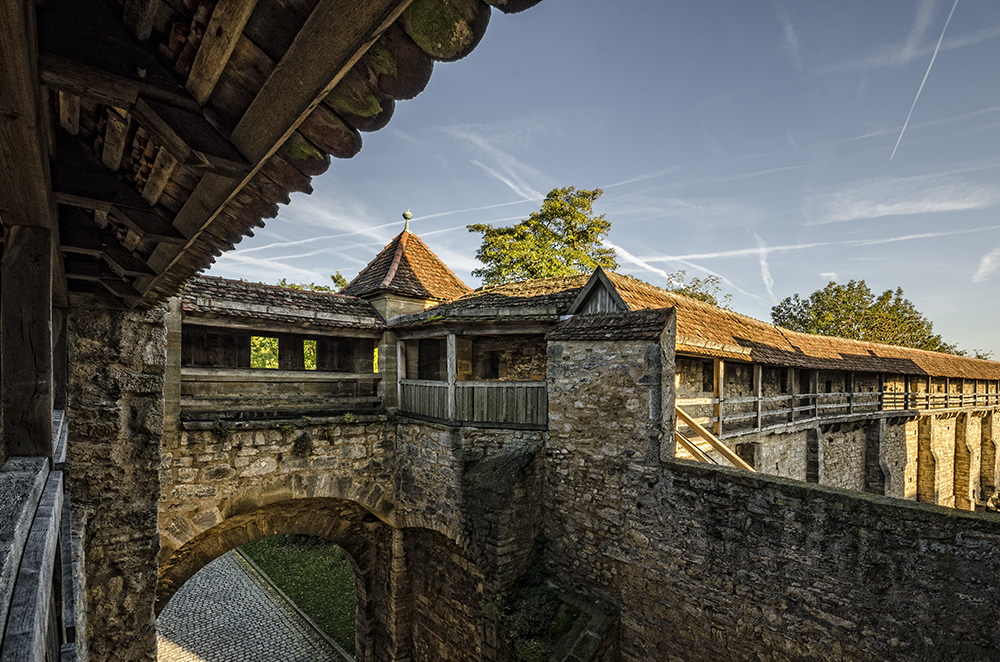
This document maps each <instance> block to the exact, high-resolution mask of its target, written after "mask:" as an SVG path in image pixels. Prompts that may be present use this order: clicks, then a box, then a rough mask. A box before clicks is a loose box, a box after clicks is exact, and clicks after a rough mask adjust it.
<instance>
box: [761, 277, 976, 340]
mask: <svg viewBox="0 0 1000 662" xmlns="http://www.w3.org/2000/svg"><path fill="white" fill-rule="evenodd" d="M771 320H772V321H773V322H774V323H775V324H777V325H778V326H782V327H785V328H786V329H791V330H793V331H804V332H806V333H817V334H821V335H824V336H839V337H841V338H853V339H855V340H867V341H870V342H878V343H884V344H887V345H899V346H901V347H913V348H916V349H929V350H933V351H936V352H948V353H952V354H963V352H959V351H958V350H957V349H956V347H955V345H949V344H948V343H946V342H944V340H942V339H941V336H940V335H938V334H936V333H934V325H933V324H932V323H931V322H930V321H929V320H928V319H926V318H925V317H924V315H923V313H921V312H920V311H918V310H917V308H916V306H914V305H913V302H911V301H910V300H909V299H907V298H905V297H904V296H903V289H902V288H896V290H886V291H885V292H883V293H882V294H879V295H877V296H876V295H875V294H874V293H872V291H871V289H870V288H869V287H868V284H867V283H865V281H863V280H852V281H850V282H849V283H847V285H838V284H837V283H834V282H832V281H831V282H830V283H828V284H827V286H826V287H824V288H823V289H821V290H817V291H815V292H813V293H812V294H810V295H809V297H808V298H806V299H802V298H800V297H799V295H798V294H795V295H792V296H790V297H787V298H785V299H783V300H782V301H781V302H780V303H779V304H778V305H776V306H774V307H773V308H771Z"/></svg>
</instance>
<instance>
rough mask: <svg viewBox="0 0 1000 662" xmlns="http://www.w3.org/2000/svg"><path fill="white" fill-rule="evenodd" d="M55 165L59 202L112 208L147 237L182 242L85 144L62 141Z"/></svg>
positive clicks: (167, 222)
mask: <svg viewBox="0 0 1000 662" xmlns="http://www.w3.org/2000/svg"><path fill="white" fill-rule="evenodd" d="M59 155H60V159H59V161H57V162H56V163H54V164H53V165H52V187H53V193H52V196H53V198H54V199H55V200H56V202H59V203H60V204H64V205H69V206H72V207H82V208H84V209H97V210H101V211H106V212H109V213H110V214H111V215H112V216H113V217H114V218H115V219H116V220H118V221H119V222H120V223H123V224H124V225H126V226H127V227H128V228H129V229H130V230H132V231H134V232H135V233H136V234H138V235H139V237H140V238H142V239H143V240H146V241H155V242H160V243H172V244H183V243H184V241H185V238H184V236H183V235H182V234H181V233H180V232H178V231H177V230H176V229H175V228H174V226H173V225H172V224H171V223H170V220H169V219H167V218H165V217H164V216H163V215H162V214H160V213H159V212H158V211H157V210H156V208H155V207H153V206H151V205H150V204H149V203H148V202H146V200H144V199H143V197H142V195H140V194H139V192H138V191H136V190H135V188H133V187H132V186H131V185H129V184H128V183H127V182H125V181H124V180H122V179H121V178H120V177H118V176H117V175H116V174H114V173H113V172H110V171H109V170H107V169H106V168H104V167H103V166H102V165H101V164H100V163H99V162H98V161H97V159H95V158H94V157H93V156H92V155H90V154H89V153H87V152H86V150H85V148H83V147H82V146H79V145H73V144H72V142H70V141H63V142H60V148H59Z"/></svg>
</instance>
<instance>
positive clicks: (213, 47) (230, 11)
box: [186, 0, 257, 106]
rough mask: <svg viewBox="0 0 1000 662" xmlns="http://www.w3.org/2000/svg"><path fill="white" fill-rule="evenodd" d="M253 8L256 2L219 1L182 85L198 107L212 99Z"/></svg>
mask: <svg viewBox="0 0 1000 662" xmlns="http://www.w3.org/2000/svg"><path fill="white" fill-rule="evenodd" d="M256 5H257V0H220V2H219V3H218V4H217V5H216V6H215V10H214V11H213V12H212V17H211V18H210V19H209V22H208V27H207V28H206V30H205V36H204V37H203V38H202V41H201V48H199V49H198V54H197V55H195V58H194V64H192V65H191V73H190V74H189V75H188V80H187V84H186V87H187V89H188V92H190V93H191V96H193V97H194V99H195V101H197V102H198V103H199V104H201V105H202V106H204V105H205V103H207V102H208V98H209V97H210V96H211V95H212V90H213V89H215V84H216V83H217V82H218V80H219V76H221V75H222V71H223V69H225V68H226V64H227V63H228V62H229V57H230V56H231V55H232V53H233V49H234V48H235V47H236V42H237V41H238V40H239V37H240V34H242V32H243V27H244V26H245V25H246V22H247V20H248V19H249V18H250V14H251V13H252V12H253V9H254V7H255V6H256Z"/></svg>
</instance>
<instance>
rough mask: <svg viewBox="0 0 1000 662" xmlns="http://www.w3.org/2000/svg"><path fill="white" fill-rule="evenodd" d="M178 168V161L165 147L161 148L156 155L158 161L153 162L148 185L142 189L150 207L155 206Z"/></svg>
mask: <svg viewBox="0 0 1000 662" xmlns="http://www.w3.org/2000/svg"><path fill="white" fill-rule="evenodd" d="M176 167H177V159H175V158H174V157H173V156H171V155H170V152H169V151H167V149H166V148H165V147H161V148H160V151H159V152H157V154H156V160H155V161H153V169H152V170H150V171H149V179H147V180H146V185H145V186H144V187H143V189H142V199H143V200H145V201H146V202H148V203H149V204H150V205H155V204H156V203H157V202H158V201H159V199H160V196H161V195H162V194H163V187H164V186H166V185H167V182H168V181H169V180H170V175H171V174H173V172H174V168H176Z"/></svg>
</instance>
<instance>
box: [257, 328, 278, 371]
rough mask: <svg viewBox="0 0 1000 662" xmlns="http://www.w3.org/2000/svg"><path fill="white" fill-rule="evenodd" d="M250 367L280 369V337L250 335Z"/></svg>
mask: <svg viewBox="0 0 1000 662" xmlns="http://www.w3.org/2000/svg"><path fill="white" fill-rule="evenodd" d="M250 367H251V368H266V369H268V370H277V369H278V339H277V338H268V337H266V336H250Z"/></svg>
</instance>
